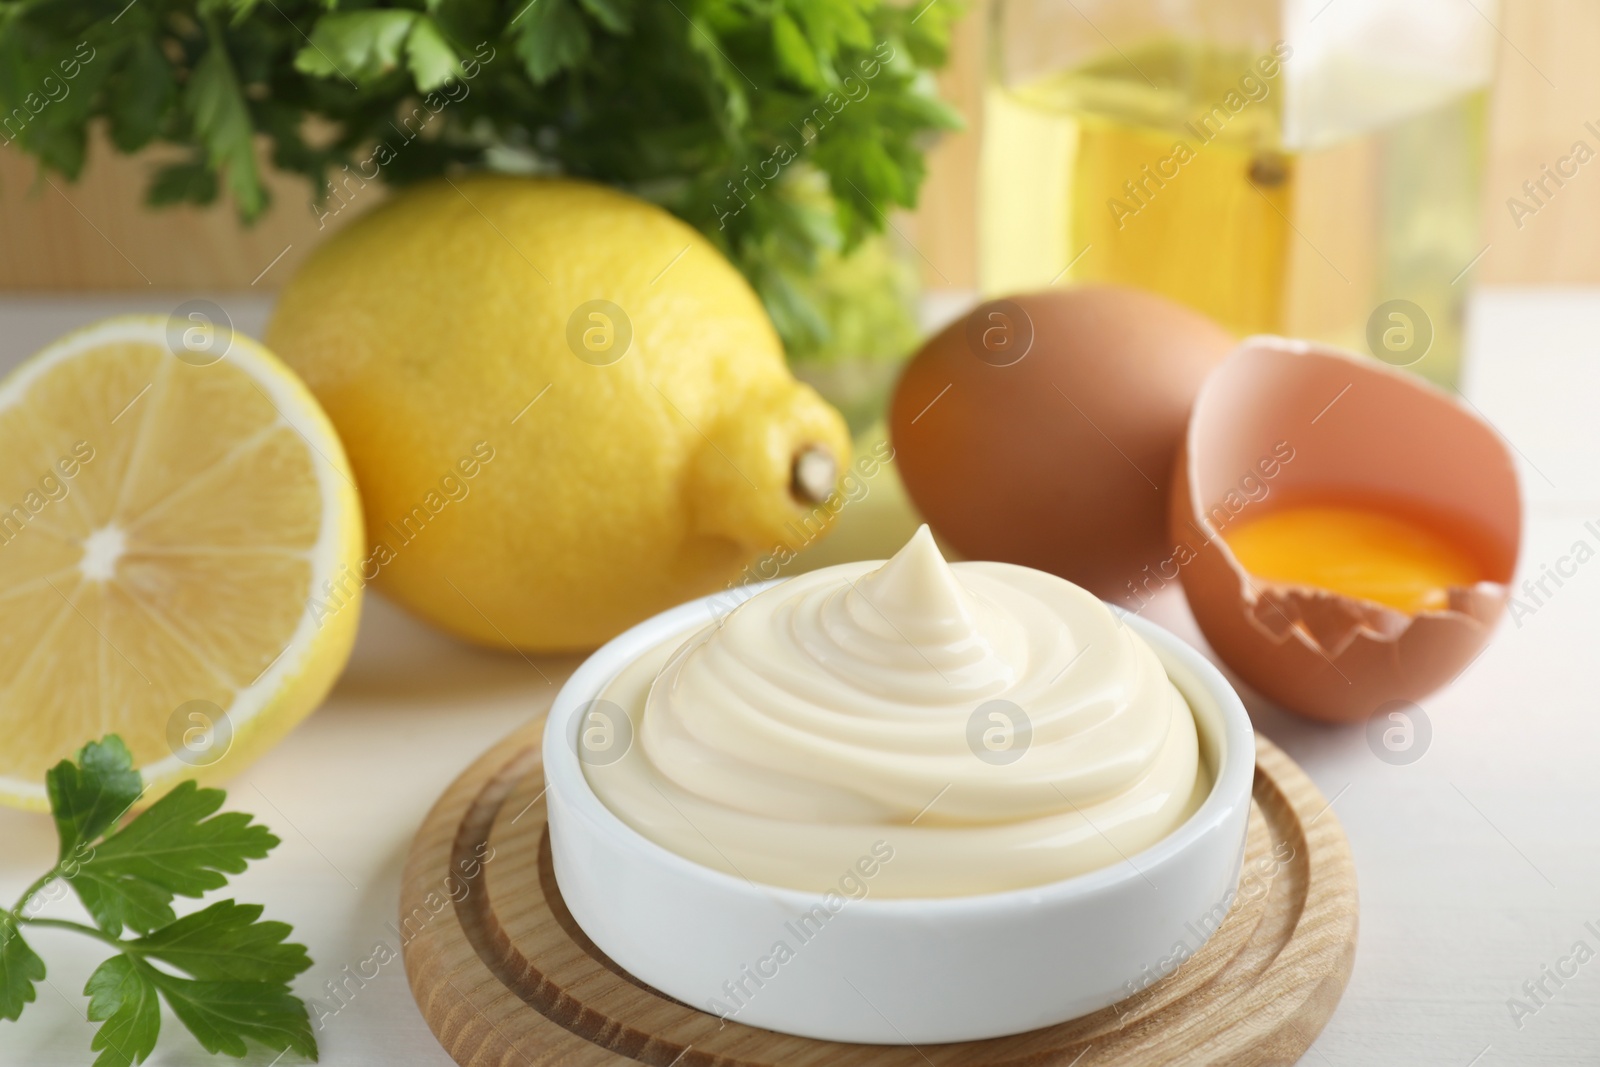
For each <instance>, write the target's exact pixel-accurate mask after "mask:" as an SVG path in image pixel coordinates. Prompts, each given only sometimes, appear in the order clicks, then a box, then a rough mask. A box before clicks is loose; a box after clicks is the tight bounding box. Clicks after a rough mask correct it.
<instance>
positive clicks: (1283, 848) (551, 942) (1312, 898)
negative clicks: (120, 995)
mask: <svg viewBox="0 0 1600 1067" xmlns="http://www.w3.org/2000/svg"><path fill="white" fill-rule="evenodd" d="M543 727H544V723H543V720H542V719H541V720H539V721H537V722H533V723H529V724H528V725H527V726H526V727H524V728H522V729H521V730H518V731H517V732H516V733H514V734H512V735H511V736H510V737H508V738H506V739H505V740H504V741H501V742H500V743H498V744H496V745H495V746H494V747H493V748H492V749H490V750H489V751H488V752H487V753H485V754H484V755H483V756H481V757H479V759H478V761H477V762H476V763H474V764H473V765H472V766H471V767H469V768H468V769H467V770H466V772H465V773H463V774H462V775H461V777H460V778H458V779H457V780H456V781H455V783H454V784H452V785H451V786H450V788H449V789H448V790H446V791H445V794H444V795H443V796H442V797H441V798H440V799H439V801H438V803H437V804H435V805H434V808H433V810H432V811H431V812H430V813H429V814H428V818H427V820H426V821H425V822H424V823H423V825H422V828H421V829H420V830H419V831H418V832H417V836H416V839H415V840H414V841H413V842H412V845H411V851H410V854H409V855H408V856H407V858H406V866H405V873H404V875H403V878H402V882H401V891H400V934H401V937H402V944H403V950H402V951H403V953H404V956H405V964H406V973H407V975H408V976H409V978H410V982H411V993H412V995H413V996H414V997H415V998H416V1001H417V1004H418V1005H419V1006H420V1007H421V1009H422V1014H423V1016H424V1017H425V1018H426V1019H427V1021H428V1025H429V1026H430V1027H431V1028H432V1029H433V1032H434V1034H435V1035H436V1036H437V1037H438V1038H439V1043H440V1044H441V1045H443V1046H444V1048H445V1050H446V1051H447V1052H448V1053H449V1054H450V1056H451V1057H452V1058H453V1059H454V1060H455V1061H456V1062H457V1063H459V1064H461V1065H463V1067H479V1065H487V1064H497V1065H504V1067H515V1065H522V1067H546V1065H550V1067H554V1065H556V1064H560V1065H563V1067H591V1065H592V1067H625V1065H628V1064H651V1065H655V1067H713V1065H714V1067H756V1065H763V1067H776V1065H783V1067H790V1065H794V1067H1000V1065H1002V1064H1016V1065H1018V1067H1022V1065H1028V1067H1106V1065H1112V1064H1115V1065H1134V1064H1157V1063H1159V1064H1173V1063H1182V1064H1216V1065H1222V1064H1227V1065H1230V1067H1233V1065H1268V1064H1271V1065H1276V1064H1290V1063H1294V1062H1295V1061H1296V1060H1298V1059H1299V1058H1300V1056H1301V1054H1303V1053H1304V1052H1305V1050H1306V1049H1307V1048H1309V1047H1310V1045H1311V1042H1312V1040H1313V1039H1314V1038H1315V1037H1316V1035H1317V1034H1318V1033H1319V1032H1320V1031H1321V1030H1322V1027H1323V1026H1324V1024H1326V1023H1327V1021H1328V1019H1329V1017H1330V1016H1331V1015H1332V1014H1333V1010H1334V1007H1335V1006H1336V1005H1337V1004H1338V1002H1339V997H1340V996H1341V995H1342V994H1343V993H1344V987H1345V983H1346V982H1347V981H1348V980H1349V977H1350V968H1351V966H1352V965H1353V963H1354V962H1355V948H1356V914H1357V908H1356V876H1355V866H1354V864H1353V862H1352V860H1351V857H1350V848H1349V844H1348V842H1347V841H1346V840H1345V836H1344V831H1343V830H1342V829H1341V828H1340V826H1339V821H1338V819H1337V818H1336V817H1335V816H1334V814H1333V812H1332V811H1330V810H1328V805H1327V802H1326V801H1325V800H1324V799H1323V797H1322V795H1321V794H1320V793H1319V792H1318V791H1317V789H1316V787H1315V786H1314V785H1312V784H1311V781H1310V779H1308V778H1307V777H1306V776H1305V772H1303V771H1301V770H1300V768H1299V767H1297V766H1296V765H1295V763H1294V761H1293V760H1291V759H1289V757H1288V756H1286V755H1285V754H1284V753H1283V752H1282V751H1281V750H1280V749H1278V748H1277V747H1276V746H1275V745H1273V744H1272V743H1271V742H1270V741H1268V740H1266V739H1265V738H1262V737H1260V736H1257V738H1256V745H1257V753H1256V777H1255V787H1254V795H1255V802H1254V804H1253V805H1252V807H1251V813H1250V830H1249V837H1248V842H1247V844H1246V848H1245V864H1244V873H1243V876H1242V878H1241V881H1240V890H1239V894H1238V896H1237V898H1236V899H1235V901H1234V904H1233V908H1232V910H1231V911H1230V912H1229V913H1228V915H1227V917H1226V919H1225V920H1224V921H1223V922H1222V925H1221V927H1220V928H1219V929H1218V930H1217V932H1216V933H1215V934H1214V935H1213V936H1212V937H1211V938H1210V939H1209V940H1207V941H1206V942H1205V944H1204V945H1203V946H1202V947H1201V948H1200V949H1199V951H1194V949H1193V945H1194V944H1195V943H1196V942H1198V941H1200V940H1201V939H1202V934H1203V932H1202V931H1198V930H1197V931H1195V933H1194V936H1193V937H1191V938H1189V939H1188V941H1187V944H1179V945H1175V946H1174V951H1173V954H1172V956H1171V957H1169V958H1168V959H1167V960H1164V961H1160V963H1159V964H1157V966H1156V967H1155V969H1154V970H1153V971H1152V972H1151V973H1150V974H1149V975H1148V984H1146V983H1145V981H1144V980H1141V982H1139V983H1137V984H1136V986H1135V988H1133V989H1131V990H1130V996H1129V997H1128V998H1127V999H1125V1000H1123V1001H1121V1002H1119V1003H1117V1004H1114V1005H1112V1006H1111V1007H1109V1008H1106V1009H1104V1010H1103V1011H1099V1012H1096V1013H1094V1014H1093V1015H1087V1016H1084V1017H1083V1018H1080V1019H1074V1020H1072V1021H1070V1022H1066V1023H1062V1024H1060V1025H1059V1026H1052V1027H1047V1028H1045V1029H1043V1030H1034V1031H1032V1032H1030V1033H1026V1034H1018V1035H1016V1036H1013V1037H1002V1038H994V1039H992V1040H988V1041H973V1042H963V1043H959V1044H948V1045H924V1046H920V1047H914V1046H884V1045H848V1044H837V1043H832V1042H827V1041H815V1040H811V1039H808V1038H800V1037H790V1036H787V1035H784V1034H777V1033H773V1032H772V1031H769V1030H761V1029H757V1028H755V1027H750V1026H744V1025H742V1024H739V1023H737V1022H724V1021H723V1020H721V1019H719V1018H718V1017H717V1016H715V1015H709V1014H707V1013H705V1012H702V1011H699V1010H697V1009H695V1008H691V1007H689V1006H687V1005H685V1004H683V1003H681V1002H679V1001H676V1000H673V999H672V998H670V997H667V996H664V995H662V994H661V993H658V992H656V991H655V990H654V989H651V988H650V987H648V986H646V985H644V984H643V983H640V982H638V981H636V980H635V979H634V978H632V977H631V976H629V975H628V974H627V973H626V972H624V971H623V970H622V969H621V968H619V967H618V966H617V965H616V964H614V963H612V962H611V960H609V959H608V958H606V956H605V955H604V954H603V953H601V952H600V950H599V949H597V948H596V947H595V946H594V945H593V943H591V942H590V940H589V939H588V937H586V936H585V935H584V933H583V931H582V930H581V929H579V928H578V925H577V923H575V922H574V921H573V919H572V916H571V915H570V914H569V913H568V911H567V908H566V905H565V904H564V903H563V902H562V900H561V894H560V893H559V891H558V890H557V888H556V881H555V874H554V872H553V871H552V869H551V866H550V842H549V838H548V833H547V828H546V823H545V808H544V778H543V773H542V771H541V767H540V760H539V735H540V732H541V731H542V730H543ZM1064 951H1066V950H1065V949H1064Z"/></svg>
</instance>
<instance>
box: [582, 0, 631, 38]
mask: <svg viewBox="0 0 1600 1067" xmlns="http://www.w3.org/2000/svg"><path fill="white" fill-rule="evenodd" d="M579 3H581V4H582V5H583V9H584V10H585V11H587V12H588V13H589V14H590V15H593V16H594V20H595V21H596V22H598V23H599V24H600V25H601V26H603V27H605V28H606V29H607V30H610V31H611V32H612V33H627V32H628V31H629V30H631V29H632V28H633V2H632V0H579Z"/></svg>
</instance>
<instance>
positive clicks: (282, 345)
mask: <svg viewBox="0 0 1600 1067" xmlns="http://www.w3.org/2000/svg"><path fill="white" fill-rule="evenodd" d="M267 340H268V344H269V345H270V346H271V347H272V349H273V350H274V351H275V352H277V353H278V355H279V356H280V357H281V358H282V359H283V360H284V361H285V362H287V363H288V364H289V365H290V366H291V367H293V368H294V369H295V370H296V371H298V372H299V374H300V375H301V377H302V378H303V379H304V380H305V382H306V384H307V385H309V386H310V387H311V390H312V392H313V393H314V394H315V395H316V397H317V399H318V400H319V401H321V403H322V406H323V408H324V409H325V410H326V411H327V413H328V416H329V418H330V419H332V421H333V424H334V426H335V427H337V429H338V431H339V435H340V437H341V439H342V440H343V442H344V447H345V451H346V453H347V454H348V456H349V458H350V465H351V467H352V468H353V470H354V471H355V476H356V480H357V482H358V483H359V485H360V489H361V498H362V502H363V505H364V508H365V513H366V522H367V531H368V537H369V540H370V541H371V544H370V546H369V550H368V552H367V553H366V554H365V556H364V558H363V559H362V561H361V564H360V567H359V568H358V573H352V574H350V575H348V576H347V577H346V579H345V580H344V581H342V582H337V581H336V582H334V583H333V584H332V586H331V587H330V588H329V589H328V590H326V593H327V596H326V598H325V599H324V601H323V602H317V603H313V605H312V613H313V614H316V613H318V612H319V611H332V610H336V609H337V605H338V603H339V600H340V598H341V597H342V596H345V595H348V592H349V591H350V590H352V589H354V588H355V587H358V586H361V585H364V584H365V583H367V582H376V583H378V588H379V589H381V590H382V591H383V592H385V593H387V594H388V595H389V596H391V597H393V598H394V599H396V600H398V601H399V602H400V603H402V604H404V605H405V606H406V607H408V608H409V609H411V610H412V611H414V612H416V613H417V614H418V615H421V616H423V617H424V618H427V619H429V620H432V621H433V622H435V623H437V624H439V625H440V626H442V627H444V628H446V629H448V630H450V631H453V632H455V633H457V634H460V635H462V636H465V637H467V638H470V639H472V640H475V641H479V642H482V643H485V644H490V645H501V646H506V645H510V646H515V647H517V648H521V649H528V650H544V651H558V650H576V649H582V648H589V647H593V646H594V645H596V644H599V643H600V642H603V641H605V640H606V639H608V638H610V637H612V636H613V635H615V634H616V633H618V632H619V631H621V630H623V629H625V628H627V627H628V626H630V625H632V624H633V623H636V622H638V621H640V620H641V619H644V618H646V617H648V616H650V615H652V614H654V613H655V612H657V611H660V610H663V609H665V608H667V607H670V606H672V605H673V604H676V603H679V602H682V601H684V600H687V599H690V598H692V597H695V596H700V595H703V594H706V593H709V592H713V591H716V590H718V589H719V588H722V587H724V586H726V585H727V584H728V583H729V582H732V581H735V580H738V579H739V578H740V575H741V572H742V571H743V570H744V569H745V568H746V567H747V565H748V564H750V563H751V561H753V560H755V559H758V558H759V557H762V556H763V555H766V554H779V555H781V554H785V553H787V552H789V551H792V550H794V549H796V548H799V547H802V546H803V545H805V544H806V543H809V542H810V541H811V540H813V539H814V538H816V537H817V536H819V535H820V534H821V533H822V531H823V530H824V529H825V528H826V526H827V525H828V522H829V520H830V519H831V517H832V516H831V512H832V510H834V509H833V508H831V507H830V502H829V497H830V495H831V494H832V493H833V490H834V483H835V478H836V475H837V473H838V468H839V466H840V464H841V463H842V462H843V461H844V459H845V457H847V456H848V455H849V451H848V449H849V439H848V437H847V434H846V430H845V425H844V422H843V420H842V419H841V418H840V417H839V414H838V413H837V412H835V411H834V410H833V409H832V408H831V407H829V406H828V405H827V404H826V403H825V402H824V401H823V400H822V399H821V398H820V397H818V396H817V395H816V393H815V392H813V391H812V390H811V389H810V388H808V387H807V386H804V385H802V384H800V383H798V382H796V381H795V380H794V378H793V377H791V375H790V374H789V371H788V368H787V367H786V366H785V364H784V361H783V350H782V347H781V345H780V343H779V341H778V337H777V335H776V333H775V332H774V331H773V328H772V325H771V323H770V322H769V321H768V319H767V317H766V314H765V313H764V311H763V310H762V307H761V304H760V302H759V300H758V299H757V297H756V295H755V293H754V292H753V291H752V290H751V289H750V287H749V285H748V284H747V283H746V282H745V280H744V278H743V277H742V276H740V274H739V273H738V271H736V270H735V269H734V268H733V266H732V265H731V264H729V263H728V262H727V260H726V259H724V258H723V257H722V256H721V255H720V254H719V253H718V252H717V251H716V249H715V248H714V247H713V246H712V245H711V244H710V242H708V241H707V240H706V239H705V238H704V237H703V236H701V235H700V234H699V233H698V232H697V231H695V230H694V229H692V228H691V227H689V226H688V225H686V224H684V223H683V222H680V221H679V220H678V219H676V218H674V217H673V216H671V215H669V214H668V213H667V212H665V211H663V210H661V209H659V208H657V207H654V206H653V205H650V204H647V203H645V202H643V201H640V200H637V199H634V198H632V197H629V196H626V195H624V194H622V193H619V192H617V191H615V190H612V189H608V188H605V187H602V186H598V185H592V184H588V183H584V182H576V181H565V180H553V179H535V178H520V177H510V176H493V175H481V176H476V177H470V178H456V179H445V180H441V181H437V182H431V183H428V184H425V185H420V186H417V187H414V188H412V189H410V190H408V191H406V192H403V193H401V194H400V195H398V196H396V197H394V198H393V199H391V200H389V201H387V202H386V203H384V204H382V205H381V206H380V207H378V208H377V209H376V210H374V211H372V212H370V213H369V214H367V215H365V216H364V217H362V218H360V219H358V220H356V221H355V222H354V223H353V224H351V225H350V226H349V227H347V228H345V229H344V230H342V231H340V232H339V233H338V234H336V235H335V236H333V237H332V238H330V239H329V240H328V241H326V242H325V243H324V244H322V245H321V246H320V247H319V248H318V249H317V251H316V253H315V254H314V255H313V256H312V257H311V259H310V261H309V262H308V263H307V264H306V265H305V266H304V268H302V269H301V270H300V272H299V273H298V274H297V275H296V276H295V277H294V278H293V279H292V280H291V282H290V283H289V285H288V287H287V288H286V289H285V291H284V292H283V294H282V296H281V298H280V300H279V302H278V305H277V309H276V311H275V313H274V315H273V319H272V322H271V325H270V326H269V328H268V331H267Z"/></svg>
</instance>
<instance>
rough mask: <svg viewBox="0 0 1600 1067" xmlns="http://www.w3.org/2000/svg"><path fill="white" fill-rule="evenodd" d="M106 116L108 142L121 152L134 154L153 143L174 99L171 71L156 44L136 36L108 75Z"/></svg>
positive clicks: (174, 83) (176, 93)
mask: <svg viewBox="0 0 1600 1067" xmlns="http://www.w3.org/2000/svg"><path fill="white" fill-rule="evenodd" d="M109 84H110V92H109V94H108V100H107V109H106V115H107V117H108V118H109V119H110V120H111V141H112V143H113V144H115V145H116V146H117V148H119V149H121V150H122V151H124V152H137V151H138V150H139V149H141V148H143V147H144V146H145V145H147V144H149V143H150V142H151V140H153V139H154V138H155V136H156V134H157V133H159V132H160V130H161V124H162V121H163V120H164V119H165V118H166V116H167V114H168V112H169V111H170V110H171V108H172V103H173V101H174V100H175V99H176V98H177V95H178V87H177V83H176V82H174V81H173V80H172V68H171V67H170V66H168V65H167V60H166V57H164V56H163V55H162V54H161V49H160V48H159V47H158V46H157V45H156V43H155V41H153V40H151V39H150V38H148V37H138V38H135V39H134V40H133V41H132V42H130V45H129V48H128V53H127V55H126V57H125V58H124V59H123V61H122V66H121V67H119V68H118V69H117V71H116V73H115V74H113V75H112V76H111V81H110V83H109Z"/></svg>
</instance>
